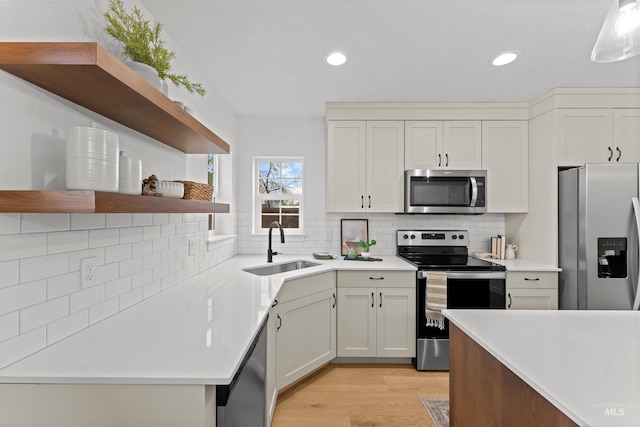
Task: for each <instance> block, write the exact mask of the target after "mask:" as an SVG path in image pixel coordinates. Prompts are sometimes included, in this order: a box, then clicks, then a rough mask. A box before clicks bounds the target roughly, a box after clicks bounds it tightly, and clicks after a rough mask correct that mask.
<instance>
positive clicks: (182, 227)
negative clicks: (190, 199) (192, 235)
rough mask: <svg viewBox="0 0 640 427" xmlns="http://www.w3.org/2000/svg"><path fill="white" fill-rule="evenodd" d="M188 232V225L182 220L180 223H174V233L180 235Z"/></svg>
mask: <svg viewBox="0 0 640 427" xmlns="http://www.w3.org/2000/svg"><path fill="white" fill-rule="evenodd" d="M188 232H189V225H188V224H187V223H186V222H184V223H182V224H176V235H178V236H181V235H183V234H187V233H188Z"/></svg>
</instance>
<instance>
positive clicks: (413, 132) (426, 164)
mask: <svg viewBox="0 0 640 427" xmlns="http://www.w3.org/2000/svg"><path fill="white" fill-rule="evenodd" d="M442 144H443V135H442V122H441V121H432V120H430V121H418V120H415V121H406V122H405V123H404V168H405V169H438V168H441V167H442V165H443V152H442V151H443V147H442Z"/></svg>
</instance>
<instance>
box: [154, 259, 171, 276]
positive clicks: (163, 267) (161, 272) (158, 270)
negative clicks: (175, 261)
mask: <svg viewBox="0 0 640 427" xmlns="http://www.w3.org/2000/svg"><path fill="white" fill-rule="evenodd" d="M168 275H169V264H166V263H162V264H160V265H159V266H157V267H155V268H154V269H153V276H152V277H153V280H158V279H161V278H163V277H166V276H168Z"/></svg>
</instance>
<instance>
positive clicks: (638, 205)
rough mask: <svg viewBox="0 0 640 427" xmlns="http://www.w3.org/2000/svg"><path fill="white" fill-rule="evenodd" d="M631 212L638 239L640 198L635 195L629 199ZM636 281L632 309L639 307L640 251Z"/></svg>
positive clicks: (639, 237) (639, 234)
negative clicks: (631, 206)
mask: <svg viewBox="0 0 640 427" xmlns="http://www.w3.org/2000/svg"><path fill="white" fill-rule="evenodd" d="M631 203H632V204H633V213H634V214H635V216H636V227H638V240H640V200H638V198H637V197H633V198H632V199H631ZM639 243H640V242H639ZM638 269H639V271H638V283H637V284H636V297H635V299H634V301H633V310H636V311H637V310H638V308H640V251H639V253H638Z"/></svg>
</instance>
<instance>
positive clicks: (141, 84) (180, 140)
mask: <svg viewBox="0 0 640 427" xmlns="http://www.w3.org/2000/svg"><path fill="white" fill-rule="evenodd" d="M0 69H2V70H4V71H6V72H8V73H11V74H13V75H15V76H17V77H20V78H21V79H23V80H26V81H28V82H30V83H32V84H34V85H36V86H39V87H41V88H42V89H45V90H47V91H49V92H52V93H54V94H56V95H58V96H61V97H62V98H65V99H67V100H69V101H71V102H74V103H76V104H78V105H81V106H83V107H85V108H87V109H89V110H91V111H94V112H96V113H98V114H100V115H102V116H104V117H107V118H109V119H111V120H114V121H116V122H118V123H120V124H122V125H124V126H127V127H129V128H131V129H133V130H136V131H138V132H140V133H142V134H144V135H147V136H149V137H151V138H153V139H156V140H158V141H160V142H162V143H164V144H166V145H168V146H171V147H173V148H176V149H177V150H180V151H182V152H184V153H188V154H207V153H217V154H222V153H229V144H227V143H226V142H225V141H223V140H222V139H221V138H220V137H219V136H217V135H216V134H215V133H213V132H212V131H210V130H209V129H208V128H206V127H205V126H204V125H203V124H202V123H200V122H199V121H198V120H196V119H195V118H194V117H193V116H191V115H190V114H188V113H187V112H186V111H184V110H182V109H181V108H180V107H178V106H177V105H175V104H174V103H173V101H171V100H170V99H169V98H167V97H166V96H165V95H164V94H163V93H161V92H160V91H158V90H157V89H156V88H154V87H153V86H151V85H150V84H149V83H147V82H146V81H145V80H144V79H143V78H142V77H140V76H138V75H137V74H136V73H135V72H134V71H133V70H131V69H130V68H129V67H127V66H126V65H125V64H124V63H123V62H122V61H120V60H119V59H118V58H116V57H115V56H113V55H112V54H111V53H109V52H108V51H107V50H106V49H104V48H103V47H102V46H100V45H99V44H97V43H91V42H82V43H69V42H59V43H56V42H36V43H32V42H1V43H0Z"/></svg>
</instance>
